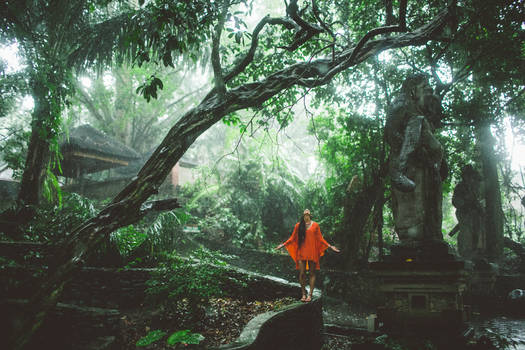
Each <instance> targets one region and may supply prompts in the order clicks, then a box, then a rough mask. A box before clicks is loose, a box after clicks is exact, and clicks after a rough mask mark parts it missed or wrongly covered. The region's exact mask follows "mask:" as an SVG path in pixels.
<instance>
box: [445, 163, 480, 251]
mask: <svg viewBox="0 0 525 350" xmlns="http://www.w3.org/2000/svg"><path fill="white" fill-rule="evenodd" d="M480 188H481V176H480V175H479V173H478V172H477V171H476V170H475V169H474V167H473V166H472V165H470V164H469V165H465V166H464V167H463V169H462V170H461V181H460V182H459V183H458V184H457V185H456V188H455V189H454V194H453V196H452V205H453V206H454V207H456V218H457V219H458V227H459V233H458V252H459V255H461V256H462V257H463V258H465V259H476V258H481V257H483V255H484V252H485V250H486V240H485V233H484V225H483V220H484V218H485V215H484V213H485V210H484V208H483V205H482V199H481V196H480Z"/></svg>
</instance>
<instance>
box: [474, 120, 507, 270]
mask: <svg viewBox="0 0 525 350" xmlns="http://www.w3.org/2000/svg"><path fill="white" fill-rule="evenodd" d="M476 129H477V130H476V135H477V138H478V144H479V149H480V158H481V165H482V171H483V181H484V188H485V191H484V192H485V193H484V196H485V207H486V215H485V232H486V240H485V247H486V254H487V258H488V259H489V260H490V261H495V262H497V261H499V260H500V259H501V257H502V255H503V210H502V206H501V190H500V186H499V178H498V159H497V158H496V154H495V150H494V144H495V140H494V137H493V136H492V132H491V131H490V124H489V123H480V124H476Z"/></svg>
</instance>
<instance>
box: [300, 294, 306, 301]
mask: <svg viewBox="0 0 525 350" xmlns="http://www.w3.org/2000/svg"><path fill="white" fill-rule="evenodd" d="M306 299H307V298H306V294H303V297H302V298H301V301H302V302H305V301H306Z"/></svg>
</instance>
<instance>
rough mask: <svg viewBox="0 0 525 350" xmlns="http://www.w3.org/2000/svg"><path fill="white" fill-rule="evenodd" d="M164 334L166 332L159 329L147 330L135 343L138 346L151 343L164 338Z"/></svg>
mask: <svg viewBox="0 0 525 350" xmlns="http://www.w3.org/2000/svg"><path fill="white" fill-rule="evenodd" d="M166 334H167V333H166V332H165V331H161V330H160V329H156V330H153V331H149V333H148V334H146V335H145V336H144V337H142V338H140V339H139V340H137V343H136V344H135V345H137V346H140V347H142V346H148V345H151V344H153V343H155V342H157V341H159V340H161V339H162V338H164V336H165V335H166Z"/></svg>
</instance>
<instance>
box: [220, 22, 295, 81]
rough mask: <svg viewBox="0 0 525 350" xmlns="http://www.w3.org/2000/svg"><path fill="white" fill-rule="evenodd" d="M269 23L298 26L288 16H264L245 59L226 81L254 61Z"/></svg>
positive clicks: (254, 33) (286, 26)
mask: <svg viewBox="0 0 525 350" xmlns="http://www.w3.org/2000/svg"><path fill="white" fill-rule="evenodd" d="M267 24H274V25H282V26H284V27H285V28H287V29H294V28H297V26H296V24H295V23H294V22H292V21H290V20H289V19H287V18H272V17H270V16H266V17H264V18H263V19H262V20H261V21H260V22H259V23H257V25H256V26H255V28H254V30H253V32H252V42H251V45H250V49H249V50H248V52H247V53H246V55H244V57H243V59H242V60H241V61H239V63H238V64H237V65H235V67H233V69H232V70H231V71H230V72H229V73H228V74H226V75H225V77H224V82H225V83H227V82H228V81H230V80H232V79H233V78H234V77H236V76H237V75H239V74H240V73H241V72H242V71H244V69H245V68H246V67H247V66H248V65H249V64H250V63H251V62H252V61H253V58H254V55H255V51H256V49H257V46H258V45H259V34H260V33H261V31H262V30H263V28H264V26H265V25H267Z"/></svg>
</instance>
